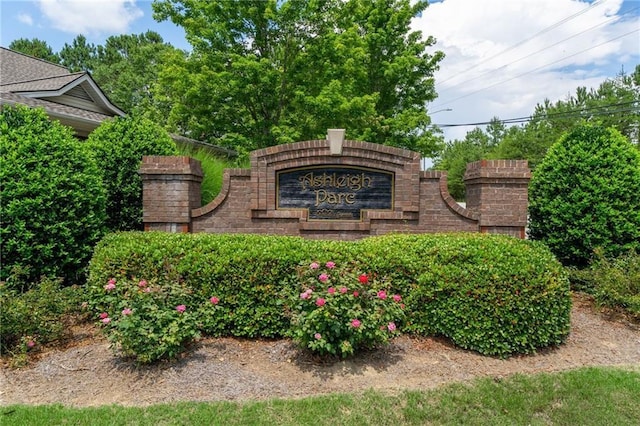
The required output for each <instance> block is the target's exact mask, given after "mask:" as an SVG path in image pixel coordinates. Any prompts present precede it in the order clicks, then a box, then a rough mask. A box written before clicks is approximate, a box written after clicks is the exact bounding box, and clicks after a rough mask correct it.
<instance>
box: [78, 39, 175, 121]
mask: <svg viewBox="0 0 640 426" xmlns="http://www.w3.org/2000/svg"><path fill="white" fill-rule="evenodd" d="M82 51H84V48H83V49H82ZM169 52H176V54H178V55H181V53H180V51H179V50H177V49H176V48H174V47H173V46H171V45H170V44H167V43H165V42H164V41H163V39H162V37H161V36H160V35H159V34H158V33H156V32H153V31H147V32H146V33H143V34H137V35H136V34H125V35H119V36H111V37H109V38H107V40H106V43H105V44H104V45H98V46H97V47H96V53H95V58H94V59H93V60H92V61H91V62H90V64H91V65H92V66H93V78H94V79H95V80H96V82H97V83H98V85H99V86H100V88H101V89H102V90H103V91H104V92H105V94H106V95H107V96H108V97H109V99H110V100H111V101H112V102H113V103H115V104H116V105H118V106H119V107H120V108H122V109H123V110H125V111H127V112H131V113H134V112H136V113H141V112H145V111H148V110H149V109H150V108H152V105H153V100H152V94H151V86H152V85H153V84H154V82H155V80H156V79H157V78H158V72H159V70H160V68H161V66H162V64H163V62H164V55H166V54H168V53H169Z"/></svg>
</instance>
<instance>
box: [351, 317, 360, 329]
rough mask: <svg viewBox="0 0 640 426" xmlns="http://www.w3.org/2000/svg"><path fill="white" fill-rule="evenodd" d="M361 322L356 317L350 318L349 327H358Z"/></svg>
mask: <svg viewBox="0 0 640 426" xmlns="http://www.w3.org/2000/svg"><path fill="white" fill-rule="evenodd" d="M361 324H362V323H361V322H360V320H358V319H352V320H351V327H353V328H358V327H360V325H361Z"/></svg>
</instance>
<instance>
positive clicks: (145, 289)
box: [142, 287, 151, 293]
mask: <svg viewBox="0 0 640 426" xmlns="http://www.w3.org/2000/svg"><path fill="white" fill-rule="evenodd" d="M142 291H144V292H145V293H151V287H145V288H144V290H142Z"/></svg>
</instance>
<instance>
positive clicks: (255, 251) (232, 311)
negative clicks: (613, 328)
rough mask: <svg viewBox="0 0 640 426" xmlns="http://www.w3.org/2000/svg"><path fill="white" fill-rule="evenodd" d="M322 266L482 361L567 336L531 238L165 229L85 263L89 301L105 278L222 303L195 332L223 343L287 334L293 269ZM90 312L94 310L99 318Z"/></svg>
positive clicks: (552, 268)
mask: <svg viewBox="0 0 640 426" xmlns="http://www.w3.org/2000/svg"><path fill="white" fill-rule="evenodd" d="M319 257H322V259H331V260H332V261H334V262H335V263H336V264H339V265H348V267H349V268H350V269H352V270H354V271H355V270H358V271H363V272H364V271H366V272H367V273H371V274H374V275H375V276H377V277H378V279H380V280H382V281H383V282H385V283H386V284H387V285H388V289H389V292H390V294H399V295H401V296H402V299H403V302H404V303H405V304H406V309H405V315H406V318H405V323H404V325H403V326H401V327H400V328H401V331H406V332H412V333H418V334H422V335H430V334H440V335H444V336H446V337H449V338H451V339H452V340H453V341H454V343H456V344H457V345H459V346H461V347H464V348H468V349H473V350H476V351H478V352H480V353H483V354H487V355H498V356H507V355H509V354H513V353H529V352H533V351H535V349H536V348H540V347H544V346H548V345H554V344H559V343H561V342H562V341H563V340H564V338H565V337H566V336H567V335H568V333H569V314H570V309H571V298H570V291H569V282H568V280H567V277H566V275H565V272H564V268H562V265H560V264H559V262H558V261H557V260H555V258H554V256H553V255H552V254H551V252H550V251H549V250H548V249H547V248H546V246H544V245H543V244H540V243H535V242H531V241H524V240H517V239H514V238H510V237H506V236H490V235H481V234H452V235H394V236H383V237H373V238H368V239H364V240H362V241H357V242H341V241H315V240H305V239H302V238H297V237H277V236H260V235H213V234H167V233H154V232H147V233H136V232H134V233H120V234H111V235H108V236H107V237H105V238H104V239H103V241H101V242H100V244H99V245H98V246H97V248H96V251H95V255H94V257H93V259H92V262H91V274H90V279H89V284H88V286H89V290H90V294H91V296H90V297H91V298H92V304H93V305H94V306H96V307H98V306H101V305H100V304H101V303H104V286H105V283H107V281H108V280H109V279H110V278H115V279H116V280H117V281H120V280H131V279H134V280H135V279H141V278H144V279H146V280H147V281H150V282H151V281H153V282H155V283H170V282H180V283H185V285H187V286H188V287H189V288H191V289H192V291H193V294H194V295H197V297H198V299H199V300H200V301H204V300H207V299H208V298H210V297H212V296H216V297H218V298H219V300H220V301H221V303H220V305H221V306H220V309H219V311H218V312H216V315H215V319H214V320H210V319H209V317H207V316H204V317H203V318H202V319H201V321H202V327H203V328H202V331H203V333H205V334H208V335H213V336H220V335H227V336H246V337H258V336H260V337H281V336H286V335H287V334H288V330H289V329H290V326H291V322H290V321H291V320H290V318H291V312H292V309H293V308H295V307H294V306H293V305H292V304H291V303H287V301H290V300H296V298H299V296H300V291H299V289H300V285H302V283H301V279H300V277H299V276H298V275H297V270H298V268H299V267H300V266H301V265H309V263H311V262H312V261H313V260H315V259H318V258H319ZM96 312H97V311H96Z"/></svg>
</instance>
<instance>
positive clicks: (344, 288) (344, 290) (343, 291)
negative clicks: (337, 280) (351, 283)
mask: <svg viewBox="0 0 640 426" xmlns="http://www.w3.org/2000/svg"><path fill="white" fill-rule="evenodd" d="M347 291H348V290H347V288H346V287H340V293H342V294H345V293H346V292H347Z"/></svg>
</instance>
